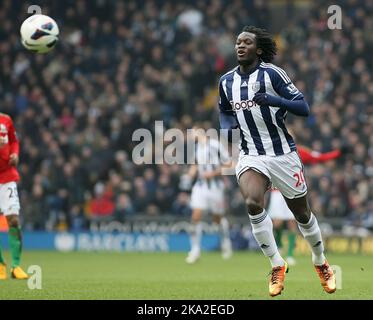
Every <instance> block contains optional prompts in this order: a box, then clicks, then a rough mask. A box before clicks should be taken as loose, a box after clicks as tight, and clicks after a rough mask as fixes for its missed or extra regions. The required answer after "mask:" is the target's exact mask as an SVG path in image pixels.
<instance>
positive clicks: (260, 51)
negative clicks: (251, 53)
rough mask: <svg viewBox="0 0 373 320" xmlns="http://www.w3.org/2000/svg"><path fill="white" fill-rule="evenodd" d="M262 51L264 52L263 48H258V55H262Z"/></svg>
mask: <svg viewBox="0 0 373 320" xmlns="http://www.w3.org/2000/svg"><path fill="white" fill-rule="evenodd" d="M262 53H263V50H262V49H261V48H258V49H256V54H257V55H258V56H261V55H262Z"/></svg>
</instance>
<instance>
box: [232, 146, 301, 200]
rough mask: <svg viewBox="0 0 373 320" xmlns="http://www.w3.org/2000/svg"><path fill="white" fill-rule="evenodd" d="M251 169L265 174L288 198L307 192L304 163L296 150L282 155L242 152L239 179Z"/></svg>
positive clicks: (238, 170)
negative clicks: (247, 153)
mask: <svg viewBox="0 0 373 320" xmlns="http://www.w3.org/2000/svg"><path fill="white" fill-rule="evenodd" d="M249 169H253V170H255V171H257V172H260V173H262V174H264V175H265V176H266V177H267V178H268V179H269V181H270V182H271V183H272V185H273V186H274V187H275V188H277V189H278V190H280V191H281V193H282V194H283V195H284V196H285V197H286V198H288V199H295V198H300V197H302V196H304V195H306V194H307V183H306V180H305V178H304V168H303V163H302V161H301V160H300V158H299V156H298V153H297V152H296V151H293V152H290V153H287V154H283V155H280V156H267V155H258V156H253V155H246V154H244V153H243V152H241V153H240V155H239V158H238V163H237V166H236V177H237V181H239V179H240V176H241V174H242V173H244V172H245V171H247V170H249Z"/></svg>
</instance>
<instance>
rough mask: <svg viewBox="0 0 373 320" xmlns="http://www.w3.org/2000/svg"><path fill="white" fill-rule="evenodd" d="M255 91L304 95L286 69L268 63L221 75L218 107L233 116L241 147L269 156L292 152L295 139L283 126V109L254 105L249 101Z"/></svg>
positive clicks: (297, 97) (299, 96) (250, 153)
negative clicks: (252, 69) (245, 72)
mask: <svg viewBox="0 0 373 320" xmlns="http://www.w3.org/2000/svg"><path fill="white" fill-rule="evenodd" d="M257 92H261V93H264V92H266V93H268V94H270V95H274V96H281V97H283V98H285V99H288V100H294V99H301V98H303V94H302V93H301V92H299V90H298V89H297V88H296V87H295V86H294V84H293V83H292V82H291V80H290V79H289V77H288V76H287V74H286V72H285V71H284V70H283V69H281V68H279V67H277V66H275V65H273V64H271V63H264V62H260V63H259V64H258V66H257V68H256V69H255V70H254V71H253V72H252V73H250V74H242V73H241V72H240V70H239V66H238V67H236V68H234V69H232V70H231V71H229V72H227V73H226V74H224V75H223V76H222V77H221V78H220V81H219V94H220V100H219V108H220V111H221V112H224V113H227V114H229V113H230V114H232V115H234V117H235V118H236V122H237V124H238V128H239V129H240V132H241V150H242V151H243V152H244V153H245V154H249V155H269V156H278V155H282V154H286V153H289V152H291V151H295V150H296V146H295V143H294V140H293V138H292V137H291V135H290V134H289V133H288V131H287V129H286V127H285V118H286V110H284V109H281V108H278V107H272V106H259V105H257V104H256V103H255V102H254V101H253V100H252V99H253V97H254V95H255V93H257Z"/></svg>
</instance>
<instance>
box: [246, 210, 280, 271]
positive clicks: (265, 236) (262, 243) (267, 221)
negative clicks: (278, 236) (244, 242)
mask: <svg viewBox="0 0 373 320" xmlns="http://www.w3.org/2000/svg"><path fill="white" fill-rule="evenodd" d="M249 218H250V222H251V226H252V228H253V235H254V238H255V239H256V242H258V244H259V247H260V248H261V249H262V251H263V253H264V255H265V256H266V257H268V258H269V260H270V262H271V265H272V268H273V267H278V266H283V265H284V264H285V261H284V259H283V258H282V257H281V255H280V253H279V251H278V248H277V244H276V241H275V237H274V236H273V224H272V220H271V218H270V217H269V216H268V215H267V212H266V211H265V210H263V212H262V213H259V214H257V215H251V214H249Z"/></svg>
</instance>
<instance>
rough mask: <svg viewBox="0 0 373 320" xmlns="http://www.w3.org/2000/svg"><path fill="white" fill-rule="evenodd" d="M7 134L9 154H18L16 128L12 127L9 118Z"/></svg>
mask: <svg viewBox="0 0 373 320" xmlns="http://www.w3.org/2000/svg"><path fill="white" fill-rule="evenodd" d="M8 136H9V146H10V154H12V153H16V154H17V155H18V154H19V142H18V138H17V133H16V130H15V129H14V126H13V121H12V120H9V132H8Z"/></svg>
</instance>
